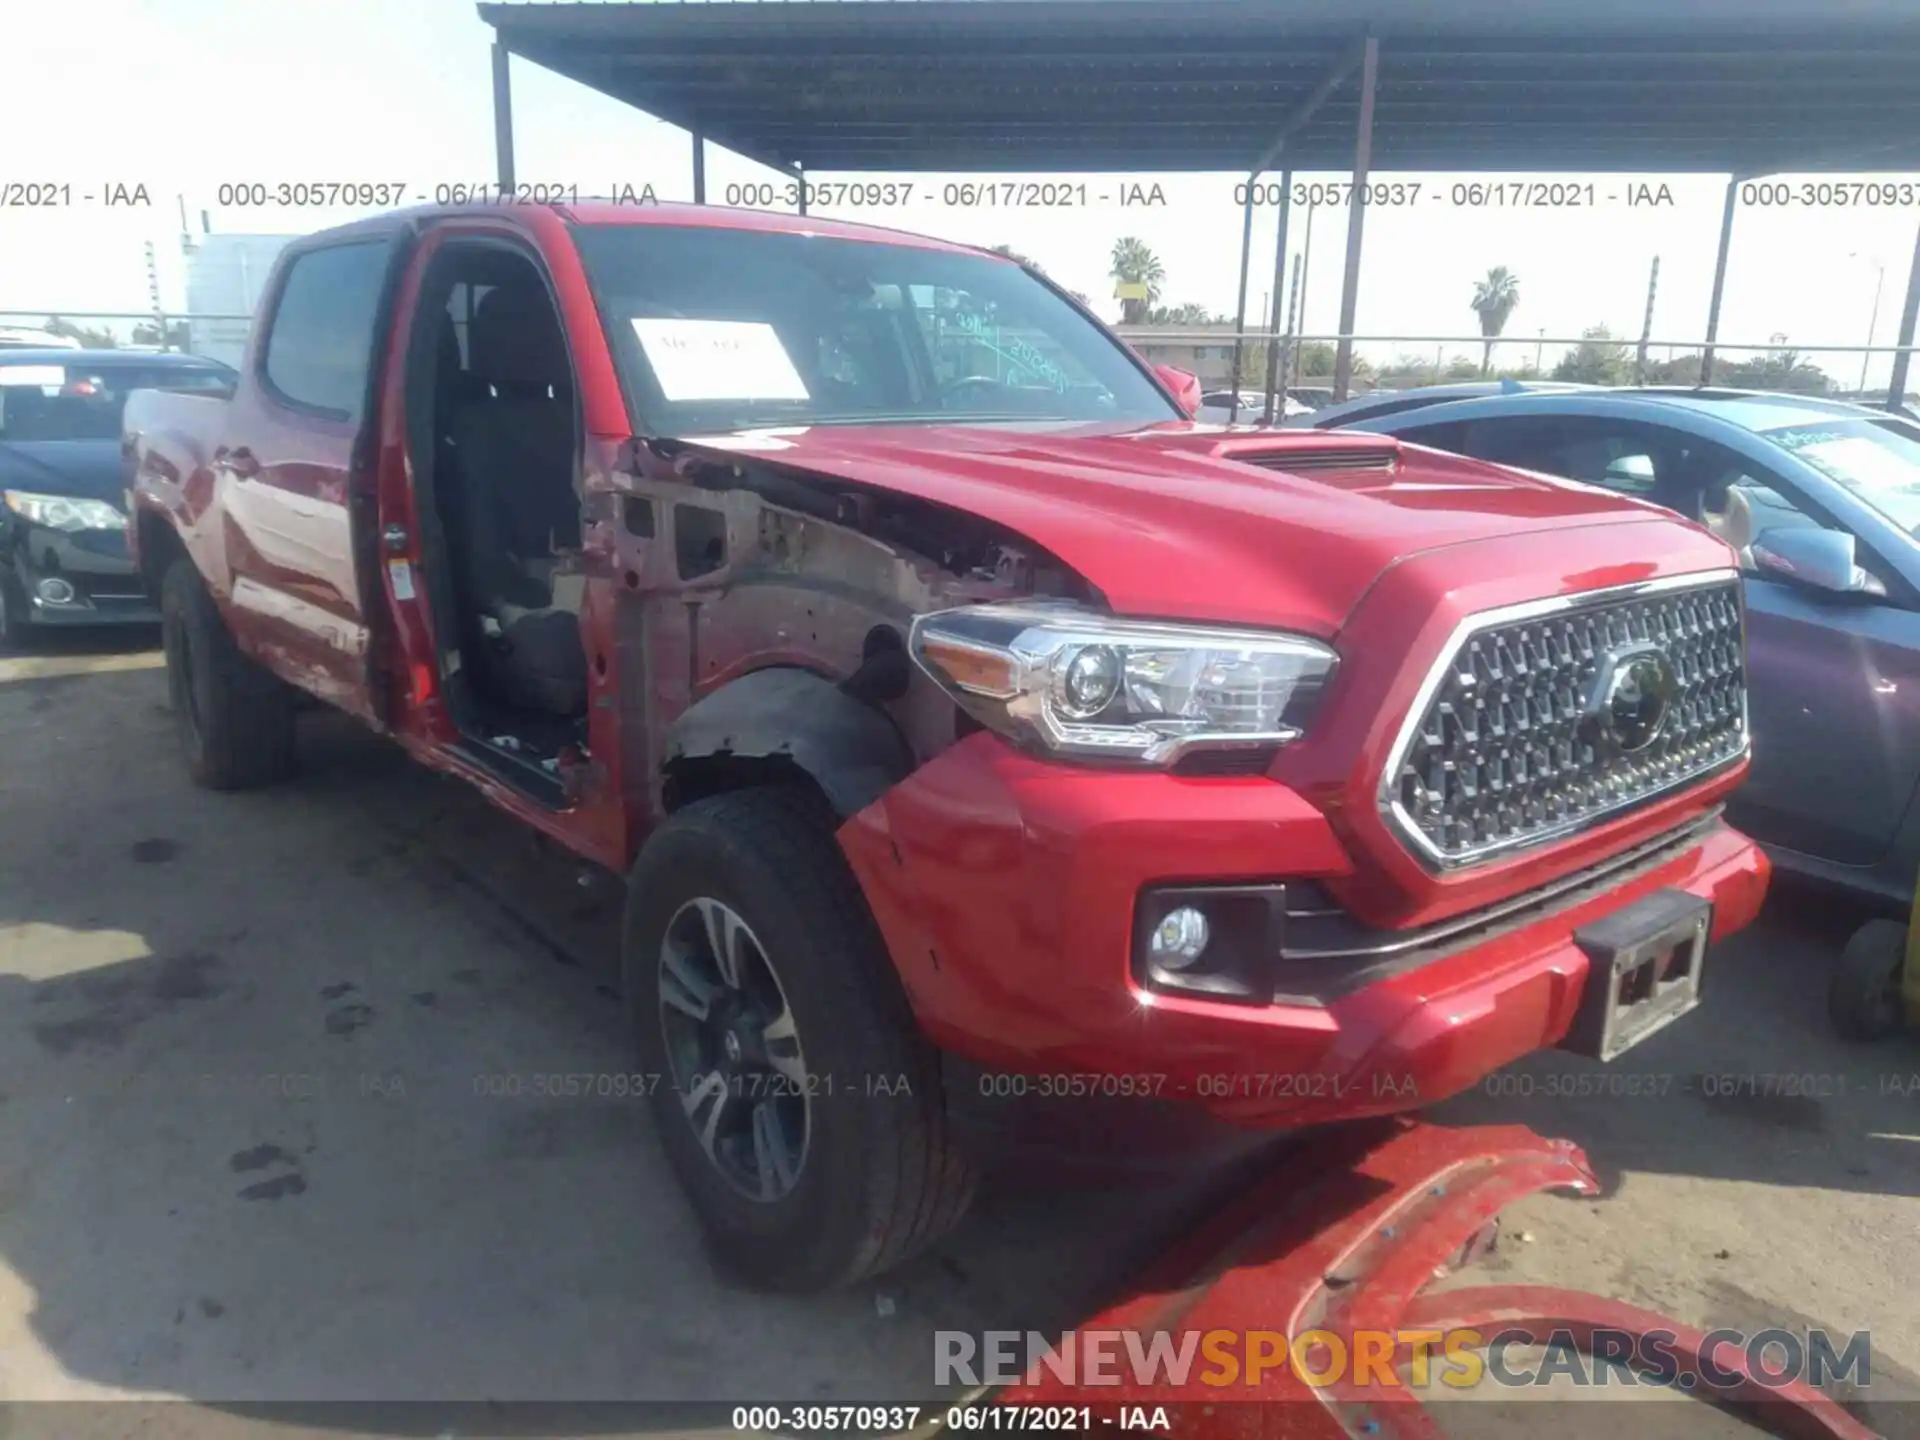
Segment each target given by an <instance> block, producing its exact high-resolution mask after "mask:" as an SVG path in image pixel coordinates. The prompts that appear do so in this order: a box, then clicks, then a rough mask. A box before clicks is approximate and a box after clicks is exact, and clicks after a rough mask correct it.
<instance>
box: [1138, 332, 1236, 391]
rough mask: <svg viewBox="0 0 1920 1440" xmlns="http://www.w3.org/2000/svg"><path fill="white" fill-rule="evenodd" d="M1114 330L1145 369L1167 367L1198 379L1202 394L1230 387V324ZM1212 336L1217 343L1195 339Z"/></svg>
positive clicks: (1231, 378) (1231, 370)
mask: <svg viewBox="0 0 1920 1440" xmlns="http://www.w3.org/2000/svg"><path fill="white" fill-rule="evenodd" d="M1162 329H1164V330H1170V331H1172V332H1173V333H1174V334H1175V335H1177V336H1180V337H1181V338H1179V339H1169V338H1167V336H1166V335H1165V334H1163V333H1159V332H1160V331H1161V330H1162ZM1117 330H1118V333H1119V335H1120V338H1121V339H1123V340H1125V341H1126V342H1127V343H1128V344H1129V345H1131V346H1132V347H1133V348H1134V349H1135V350H1137V351H1138V352H1139V353H1140V355H1141V357H1142V358H1143V359H1145V360H1146V362H1147V363H1148V364H1149V365H1171V366H1173V367H1174V368H1175V369H1177V370H1185V371H1186V372H1187V373H1188V374H1190V375H1198V376H1199V377H1200V388H1201V389H1203V390H1218V389H1221V388H1223V387H1226V386H1231V385H1232V384H1233V324H1232V322H1231V321H1229V322H1227V323H1225V324H1217V325H1177V326H1176V325H1169V326H1165V327H1156V326H1151V325H1121V326H1118V327H1117ZM1216 334H1217V335H1218V336H1219V337H1220V338H1219V339H1217V340H1215V339H1199V338H1196V337H1198V336H1201V335H1207V336H1212V335H1216Z"/></svg>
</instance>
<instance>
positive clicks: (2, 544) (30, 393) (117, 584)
mask: <svg viewBox="0 0 1920 1440" xmlns="http://www.w3.org/2000/svg"><path fill="white" fill-rule="evenodd" d="M233 378H234V372H233V371H232V370H230V369H228V368H227V367H226V366H225V365H222V364H220V363H218V362H217V361H213V360H203V359H199V358H197V357H195V356H191V355H167V354H142V353H140V352H139V351H127V350H67V349H53V348H49V349H45V350H27V349H6V350H0V645H4V646H9V647H18V646H20V645H23V644H25V643H26V641H27V640H28V639H29V638H30V637H31V636H32V635H33V633H34V632H35V631H37V630H38V629H40V628H41V627H43V626H53V625H112V624H126V623H138V624H150V623H155V622H157V621H158V620H159V618H160V617H159V615H158V614H157V613H156V612H155V610H154V608H153V606H152V604H151V602H150V601H149V600H148V598H147V595H146V592H145V590H144V589H143V588H142V587H141V584H140V577H139V576H138V575H136V574H134V571H133V564H132V562H131V561H130V560H129V559H128V558H127V534H126V524H127V521H126V516H125V514H124V513H123V511H122V506H123V504H124V492H125V488H126V480H125V478H124V477H123V475H122V474H121V465H120V412H121V411H122V410H123V409H125V408H126V403H127V396H128V395H129V394H131V393H132V392H133V391H135V390H143V389H161V390H180V389H185V390H210V391H216V392H218V391H225V390H228V389H230V388H231V387H232V385H233Z"/></svg>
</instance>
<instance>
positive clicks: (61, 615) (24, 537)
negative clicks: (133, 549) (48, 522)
mask: <svg viewBox="0 0 1920 1440" xmlns="http://www.w3.org/2000/svg"><path fill="white" fill-rule="evenodd" d="M9 548H10V550H11V554H10V555H9V556H8V559H7V568H8V572H9V574H10V575H11V578H12V581H13V584H14V587H15V588H14V593H15V596H16V598H18V599H21V600H24V601H25V602H26V605H27V612H26V613H27V615H28V616H29V618H30V619H31V621H32V623H33V624H35V625H154V624H157V623H159V620H160V612H159V611H158V610H157V609H155V608H154V605H153V601H152V599H151V598H150V597H149V596H148V595H147V593H146V590H145V588H144V587H143V585H142V584H141V580H140V574H139V572H138V570H137V569H136V568H135V567H134V563H133V560H132V558H131V557H130V556H129V555H128V553H127V537H126V531H125V530H118V529H116V530H79V531H65V530H53V529H49V528H48V527H46V526H44V525H25V526H20V527H19V528H18V530H17V531H16V534H15V536H14V539H13V542H12V544H11V546H10V547H9ZM44 580H63V581H65V582H66V584H67V586H68V587H69V588H70V589H71V590H72V598H71V599H68V600H64V601H61V600H55V599H50V598H47V597H45V596H43V595H42V594H41V588H42V587H41V582H42V581H44Z"/></svg>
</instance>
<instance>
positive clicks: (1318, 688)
mask: <svg viewBox="0 0 1920 1440" xmlns="http://www.w3.org/2000/svg"><path fill="white" fill-rule="evenodd" d="M909 648H910V649H911V650H912V652H913V656H914V659H915V660H916V661H918V662H919V664H920V666H921V668H923V669H924V670H926V672H927V673H928V674H929V675H931V676H933V678H934V679H935V680H937V681H939V682H940V684H941V685H942V686H943V687H944V688H945V689H946V690H947V692H948V693H949V694H951V695H952V696H953V697H954V699H955V700H957V701H958V702H959V703H960V706H961V708H963V709H964V710H966V711H967V713H968V714H970V715H972V716H973V717H974V718H975V719H976V720H978V721H980V723H981V724H983V725H986V726H988V727H989V728H991V729H993V730H997V731H999V732H1000V733H1001V734H1003V735H1005V736H1007V737H1008V738H1009V739H1011V740H1015V741H1017V742H1019V743H1022V744H1026V745H1029V746H1032V747H1035V748H1039V749H1043V750H1046V751H1049V752H1052V753H1055V754H1063V755H1071V756H1076V757H1079V758H1083V759H1102V760H1112V761H1121V762H1127V763H1132V764H1142V765H1156V766H1159V765H1169V764H1171V763H1172V762H1173V761H1174V760H1176V759H1178V758H1179V757H1180V756H1181V755H1182V754H1184V753H1186V752H1187V751H1190V750H1194V749H1203V748H1216V747H1240V746H1250V747H1257V746H1263V745H1283V744H1285V743H1286V742H1287V741H1289V740H1297V739H1298V738H1299V737H1300V736H1301V734H1303V733H1304V731H1305V729H1306V726H1307V724H1308V722H1309V721H1310V720H1311V719H1312V717H1313V712H1314V710H1315V709H1316V708H1317V707H1318V705H1319V702H1320V696H1321V694H1322V692H1323V691H1324V690H1325V689H1326V686H1327V683H1328V681H1329V680H1330V679H1331V678H1332V675H1333V671H1334V667H1335V666H1336V665H1337V664H1338V663H1339V657H1338V656H1336V655H1335V654H1334V653H1333V651H1332V650H1330V649H1328V648H1327V646H1325V645H1323V644H1321V643H1320V642H1319V641H1318V640H1310V639H1308V638H1306V637H1305V636H1302V635H1283V634H1277V633H1275V632H1273V631H1267V630H1216V629H1211V628H1207V627H1203V626H1189V625H1170V624H1157V623H1153V622H1148V621H1139V620H1120V619H1114V618H1112V617H1109V616H1105V615H1100V614H1098V613H1096V612H1093V611H1089V610H1083V609H1080V608H1078V607H1076V606H1072V605H1058V606H1053V605H1017V604H1016V605H973V606H968V607H966V608H963V609H959V610H942V611H939V612H937V613H935V614H932V615H922V616H920V617H919V618H918V619H917V620H915V621H914V623H913V634H912V637H911V639H910V641H909Z"/></svg>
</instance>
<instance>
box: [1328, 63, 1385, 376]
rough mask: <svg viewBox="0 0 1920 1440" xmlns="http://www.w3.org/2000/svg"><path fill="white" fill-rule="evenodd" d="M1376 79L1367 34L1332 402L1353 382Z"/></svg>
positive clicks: (1361, 73)
mask: <svg viewBox="0 0 1920 1440" xmlns="http://www.w3.org/2000/svg"><path fill="white" fill-rule="evenodd" d="M1379 80H1380V40H1379V37H1378V36H1375V35H1369V36H1367V41H1366V54H1365V56H1364V58H1363V59H1362V60H1361V62H1360V120H1359V123H1358V125H1357V126H1356V127H1355V134H1354V141H1353V194H1352V196H1351V197H1350V198H1349V200H1348V203H1347V268H1346V273H1345V274H1344V275H1343V276H1342V277H1341V280H1340V348H1339V350H1338V351H1337V352H1336V353H1335V355H1334V361H1333V403H1334V404H1336V405H1338V404H1339V403H1340V402H1341V401H1342V400H1344V399H1346V398H1347V392H1348V390H1349V389H1351V388H1352V385H1353V324H1354V315H1355V313H1356V311H1357V310H1358V307H1359V304H1360V246H1361V240H1362V238H1363V234H1362V232H1363V228H1364V226H1365V225H1366V218H1367V175H1368V173H1369V172H1370V171H1371V170H1372V168H1373V100H1374V92H1375V90H1376V89H1377V88H1378V86H1379Z"/></svg>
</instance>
